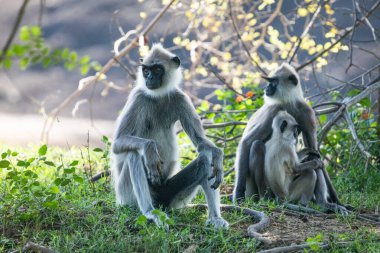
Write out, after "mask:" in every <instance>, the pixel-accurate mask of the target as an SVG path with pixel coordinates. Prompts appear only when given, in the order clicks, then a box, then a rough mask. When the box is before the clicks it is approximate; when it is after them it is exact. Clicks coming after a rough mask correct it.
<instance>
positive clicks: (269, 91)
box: [264, 83, 276, 96]
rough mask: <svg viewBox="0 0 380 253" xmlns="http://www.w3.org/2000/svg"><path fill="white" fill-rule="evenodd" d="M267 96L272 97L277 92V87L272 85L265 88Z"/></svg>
mask: <svg viewBox="0 0 380 253" xmlns="http://www.w3.org/2000/svg"><path fill="white" fill-rule="evenodd" d="M264 91H265V95H267V96H272V95H273V94H274V93H275V92H276V86H274V85H272V84H271V83H270V84H268V85H267V86H266V87H265V90H264Z"/></svg>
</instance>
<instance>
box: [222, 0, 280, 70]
mask: <svg viewBox="0 0 380 253" xmlns="http://www.w3.org/2000/svg"><path fill="white" fill-rule="evenodd" d="M280 1H281V2H282V0H280ZM278 6H280V9H281V4H278ZM228 7H229V10H230V18H231V22H232V26H233V28H234V30H235V33H236V35H237V36H238V39H239V41H240V42H241V44H242V46H243V48H244V51H245V52H246V54H247V56H248V58H249V59H250V60H251V62H253V63H254V64H255V67H256V68H258V70H259V71H260V72H261V73H262V74H264V75H267V73H266V72H265V70H264V69H262V68H261V67H260V65H259V63H258V62H257V61H256V60H255V59H254V58H253V57H252V55H251V53H250V52H249V49H248V47H247V45H246V44H245V43H244V41H243V39H242V37H241V35H240V32H239V29H238V27H237V25H236V23H235V19H234V17H233V14H232V4H231V0H229V1H228Z"/></svg>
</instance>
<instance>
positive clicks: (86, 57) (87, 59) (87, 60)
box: [79, 55, 90, 65]
mask: <svg viewBox="0 0 380 253" xmlns="http://www.w3.org/2000/svg"><path fill="white" fill-rule="evenodd" d="M89 62H90V56H88V55H85V56H83V57H82V58H81V59H80V61H79V63H80V64H82V65H84V64H87V63H89Z"/></svg>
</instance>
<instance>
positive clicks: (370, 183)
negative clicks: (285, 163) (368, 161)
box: [0, 139, 380, 252]
mask: <svg viewBox="0 0 380 253" xmlns="http://www.w3.org/2000/svg"><path fill="white" fill-rule="evenodd" d="M107 141H108V140H106V139H105V142H107ZM0 151H1V154H2V158H1V159H0V167H1V168H0V185H1V187H0V215H1V216H0V229H1V230H0V231H1V234H0V252H7V251H13V250H20V249H21V248H22V246H23V245H25V243H26V242H28V241H32V242H35V243H38V244H40V245H44V246H46V247H49V248H52V249H54V250H57V251H58V252H184V251H185V250H187V252H195V251H196V252H238V251H239V252H253V251H256V250H261V249H263V248H268V246H263V245H261V244H260V243H258V242H256V241H255V239H251V238H248V237H247V236H246V228H247V226H248V225H249V224H252V223H253V221H252V220H250V218H249V217H246V216H244V215H243V214H241V213H238V212H235V213H223V217H224V218H225V219H226V220H228V221H229V222H230V224H231V227H230V229H229V230H220V231H215V230H214V229H212V228H211V227H205V226H204V223H205V221H206V218H207V214H206V212H205V211H201V210H198V209H195V208H186V209H179V210H173V211H171V212H169V213H168V215H169V217H170V218H171V220H170V224H171V225H170V229H169V231H165V230H164V229H161V228H158V227H156V226H154V225H153V224H151V223H149V222H147V221H146V220H145V219H144V217H142V216H141V215H140V213H139V212H138V210H137V209H135V208H129V207H122V208H118V207H116V206H115V204H114V203H115V199H114V195H113V191H112V189H111V187H110V182H109V179H108V178H103V179H101V180H99V181H98V182H96V183H90V182H89V180H88V178H89V177H90V176H91V175H90V174H94V173H95V172H96V171H102V170H104V168H107V164H108V158H107V157H108V149H107V148H104V149H95V151H93V150H87V148H82V149H75V148H72V149H71V150H69V151H67V150H63V149H60V148H47V147H44V146H43V147H40V148H37V147H29V148H28V149H22V148H17V151H16V150H8V149H3V150H0ZM231 180H232V179H231V178H229V179H227V182H229V181H231ZM353 182H354V183H355V184H360V186H357V187H354V185H353ZM357 182H358V183H357ZM379 182H380V181H379V175H378V172H376V171H372V170H369V171H367V174H361V175H360V176H358V175H357V174H356V175H351V174H350V173H348V172H347V174H345V175H344V177H342V176H339V178H337V179H336V180H335V182H334V183H336V185H337V188H338V192H340V193H341V194H342V199H343V200H344V201H345V202H349V203H351V204H353V205H355V206H356V207H360V208H364V209H366V210H367V211H368V212H371V211H372V210H374V209H375V208H376V207H377V206H378V204H379V198H380V195H379V189H378V183H379ZM361 186H363V188H361ZM348 189H349V190H348ZM224 201H227V200H224ZM195 202H199V203H200V202H204V197H203V195H198V197H197V198H196V199H195ZM243 205H244V206H246V207H250V208H253V209H256V210H258V209H264V210H266V212H267V214H268V215H271V220H272V221H274V222H273V224H272V227H270V228H269V229H268V231H269V232H268V233H269V234H270V231H271V230H272V229H273V231H275V232H276V231H277V230H276V228H278V232H276V233H278V234H280V233H283V232H286V229H289V234H290V233H294V228H292V227H291V223H293V222H295V221H293V220H291V218H290V217H289V216H287V215H284V214H283V213H282V214H279V216H278V217H277V216H276V215H275V214H276V213H275V211H273V210H272V211H269V210H271V208H275V207H276V205H275V203H273V202H266V201H261V202H260V203H253V202H252V201H250V200H247V201H246V202H245V203H243ZM310 219H312V217H310ZM334 220H335V221H337V222H340V223H344V224H345V225H347V227H348V228H350V227H351V228H352V227H355V226H357V228H356V227H355V228H354V229H351V230H350V229H348V230H347V231H346V232H342V231H340V232H338V233H336V232H333V231H329V230H323V231H322V232H320V231H315V233H312V234H313V235H312V236H309V237H307V238H300V239H299V241H300V242H306V241H308V242H309V243H313V242H319V241H320V240H322V239H323V240H329V241H332V242H334V243H336V242H339V241H350V243H349V244H348V245H344V247H343V248H342V247H341V245H339V244H333V246H332V248H331V249H330V251H333V252H348V251H352V252H378V251H377V250H378V248H379V246H380V245H379V234H378V233H379V227H371V226H370V225H368V224H367V225H364V226H361V225H357V221H356V220H354V219H346V218H340V217H338V219H334ZM168 222H169V221H168ZM288 223H290V226H289V228H288V227H287V226H288V225H287V224H288ZM281 226H284V227H285V228H283V227H281ZM275 232H274V233H275ZM311 232H313V231H311ZM295 236H296V235H295ZM321 238H322V239H321ZM289 244H290V243H289ZM279 245H281V244H278V245H276V244H275V245H274V246H279ZM315 247H316V248H314V249H315V250H316V251H318V247H317V246H315Z"/></svg>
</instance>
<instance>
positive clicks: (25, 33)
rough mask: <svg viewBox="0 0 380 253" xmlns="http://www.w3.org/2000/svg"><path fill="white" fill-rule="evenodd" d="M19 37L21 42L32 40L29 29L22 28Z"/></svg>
mask: <svg viewBox="0 0 380 253" xmlns="http://www.w3.org/2000/svg"><path fill="white" fill-rule="evenodd" d="M19 37H20V40H21V41H24V42H28V41H29V40H30V32H29V27H27V26H23V27H21V29H20V34H19Z"/></svg>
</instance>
